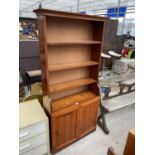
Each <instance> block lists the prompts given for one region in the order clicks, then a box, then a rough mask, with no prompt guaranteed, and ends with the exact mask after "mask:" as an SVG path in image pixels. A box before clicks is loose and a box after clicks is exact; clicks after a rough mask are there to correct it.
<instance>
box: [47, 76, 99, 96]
mask: <svg viewBox="0 0 155 155" xmlns="http://www.w3.org/2000/svg"><path fill="white" fill-rule="evenodd" d="M95 82H96V80H94V79H92V78H83V79H79V80H74V81H69V82H64V83H59V84H54V85H50V87H49V92H50V93H56V92H60V91H64V90H68V89H72V88H76V87H80V86H84V85H88V84H91V83H95Z"/></svg>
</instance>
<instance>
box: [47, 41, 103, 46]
mask: <svg viewBox="0 0 155 155" xmlns="http://www.w3.org/2000/svg"><path fill="white" fill-rule="evenodd" d="M89 44H101V42H100V41H68V42H63V41H61V42H59V41H55V42H54V41H53V42H48V45H89Z"/></svg>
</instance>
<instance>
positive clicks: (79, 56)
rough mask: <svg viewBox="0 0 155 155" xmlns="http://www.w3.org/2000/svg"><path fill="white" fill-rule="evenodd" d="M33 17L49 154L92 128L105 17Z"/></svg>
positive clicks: (44, 12)
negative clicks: (48, 132)
mask: <svg viewBox="0 0 155 155" xmlns="http://www.w3.org/2000/svg"><path fill="white" fill-rule="evenodd" d="M34 12H35V13H36V14H37V18H38V28H39V43H40V55H41V67H42V85H43V94H44V108H45V110H46V111H47V112H48V115H49V118H50V131H51V135H50V138H51V151H52V152H53V153H55V152H57V151H59V150H61V149H63V148H64V147H66V146H67V145H69V144H71V143H73V142H74V141H76V140H78V139H80V138H81V137H83V136H85V135H87V134H88V133H90V132H92V131H94V130H95V129H96V124H97V116H98V110H99V104H100V96H99V89H98V86H97V82H98V71H99V63H100V55H101V49H102V47H103V34H104V25H105V22H106V20H107V18H103V17H99V16H90V15H82V14H77V13H69V12H60V11H53V10H47V9H37V10H34Z"/></svg>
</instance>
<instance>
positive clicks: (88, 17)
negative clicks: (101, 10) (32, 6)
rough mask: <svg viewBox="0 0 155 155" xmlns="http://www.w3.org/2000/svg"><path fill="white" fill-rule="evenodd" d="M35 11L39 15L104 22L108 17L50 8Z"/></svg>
mask: <svg viewBox="0 0 155 155" xmlns="http://www.w3.org/2000/svg"><path fill="white" fill-rule="evenodd" d="M34 12H35V13H36V14H37V15H45V16H51V17H61V18H72V19H83V20H89V21H101V22H103V21H105V20H106V19H108V18H107V17H101V16H94V15H86V14H79V13H73V12H64V11H56V10H49V9H36V10H34Z"/></svg>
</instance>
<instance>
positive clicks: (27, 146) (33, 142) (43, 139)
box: [19, 133, 47, 153]
mask: <svg viewBox="0 0 155 155" xmlns="http://www.w3.org/2000/svg"><path fill="white" fill-rule="evenodd" d="M45 143H47V134H46V133H43V134H41V135H39V136H36V137H33V138H31V139H29V140H26V141H23V142H20V144H19V152H20V153H24V152H26V151H29V150H31V149H33V148H35V147H38V146H40V145H43V144H45Z"/></svg>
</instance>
